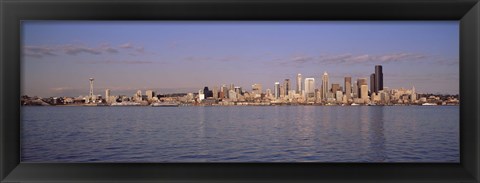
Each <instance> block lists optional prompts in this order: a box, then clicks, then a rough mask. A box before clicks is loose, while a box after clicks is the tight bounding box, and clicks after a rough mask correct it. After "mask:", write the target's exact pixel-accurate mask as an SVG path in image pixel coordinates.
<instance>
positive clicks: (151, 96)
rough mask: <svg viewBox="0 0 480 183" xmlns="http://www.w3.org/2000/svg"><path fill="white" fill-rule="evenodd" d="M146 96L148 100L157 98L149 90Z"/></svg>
mask: <svg viewBox="0 0 480 183" xmlns="http://www.w3.org/2000/svg"><path fill="white" fill-rule="evenodd" d="M145 95H147V99H148V100H152V99H153V97H154V96H155V93H154V92H153V91H152V90H147V91H145Z"/></svg>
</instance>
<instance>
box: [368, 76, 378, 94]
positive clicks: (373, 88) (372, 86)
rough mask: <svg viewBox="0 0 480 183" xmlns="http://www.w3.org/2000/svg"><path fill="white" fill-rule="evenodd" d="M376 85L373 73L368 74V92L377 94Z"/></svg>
mask: <svg viewBox="0 0 480 183" xmlns="http://www.w3.org/2000/svg"><path fill="white" fill-rule="evenodd" d="M376 85H377V84H376V83H375V73H373V74H370V92H371V93H373V92H375V93H378V90H377V86H376Z"/></svg>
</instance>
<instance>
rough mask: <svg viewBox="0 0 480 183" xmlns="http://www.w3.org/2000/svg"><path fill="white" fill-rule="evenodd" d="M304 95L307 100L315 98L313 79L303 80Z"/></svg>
mask: <svg viewBox="0 0 480 183" xmlns="http://www.w3.org/2000/svg"><path fill="white" fill-rule="evenodd" d="M305 95H306V96H307V98H313V97H315V78H305Z"/></svg>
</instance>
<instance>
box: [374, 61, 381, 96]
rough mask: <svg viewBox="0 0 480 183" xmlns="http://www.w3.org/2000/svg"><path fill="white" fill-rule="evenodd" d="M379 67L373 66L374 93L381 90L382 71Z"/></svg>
mask: <svg viewBox="0 0 480 183" xmlns="http://www.w3.org/2000/svg"><path fill="white" fill-rule="evenodd" d="M382 70H383V69H382V66H381V65H376V66H375V92H376V93H378V91H380V90H383V71H382Z"/></svg>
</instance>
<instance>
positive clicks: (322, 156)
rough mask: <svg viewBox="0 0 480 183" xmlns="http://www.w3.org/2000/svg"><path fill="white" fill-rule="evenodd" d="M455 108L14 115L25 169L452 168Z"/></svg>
mask: <svg viewBox="0 0 480 183" xmlns="http://www.w3.org/2000/svg"><path fill="white" fill-rule="evenodd" d="M459 115H460V114H459V107H458V106H388V107H381V106H350V107H340V106H338V107H336V106H324V107H322V106H258V107H253V106H238V107H233V106H231V107H177V108H175V107H173V108H169V107H157V108H155V107H22V118H23V119H22V131H21V135H22V136H21V140H22V145H21V147H22V149H21V152H22V154H21V156H22V161H26V162H312V161H313V162H459V159H460V158H459Z"/></svg>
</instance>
